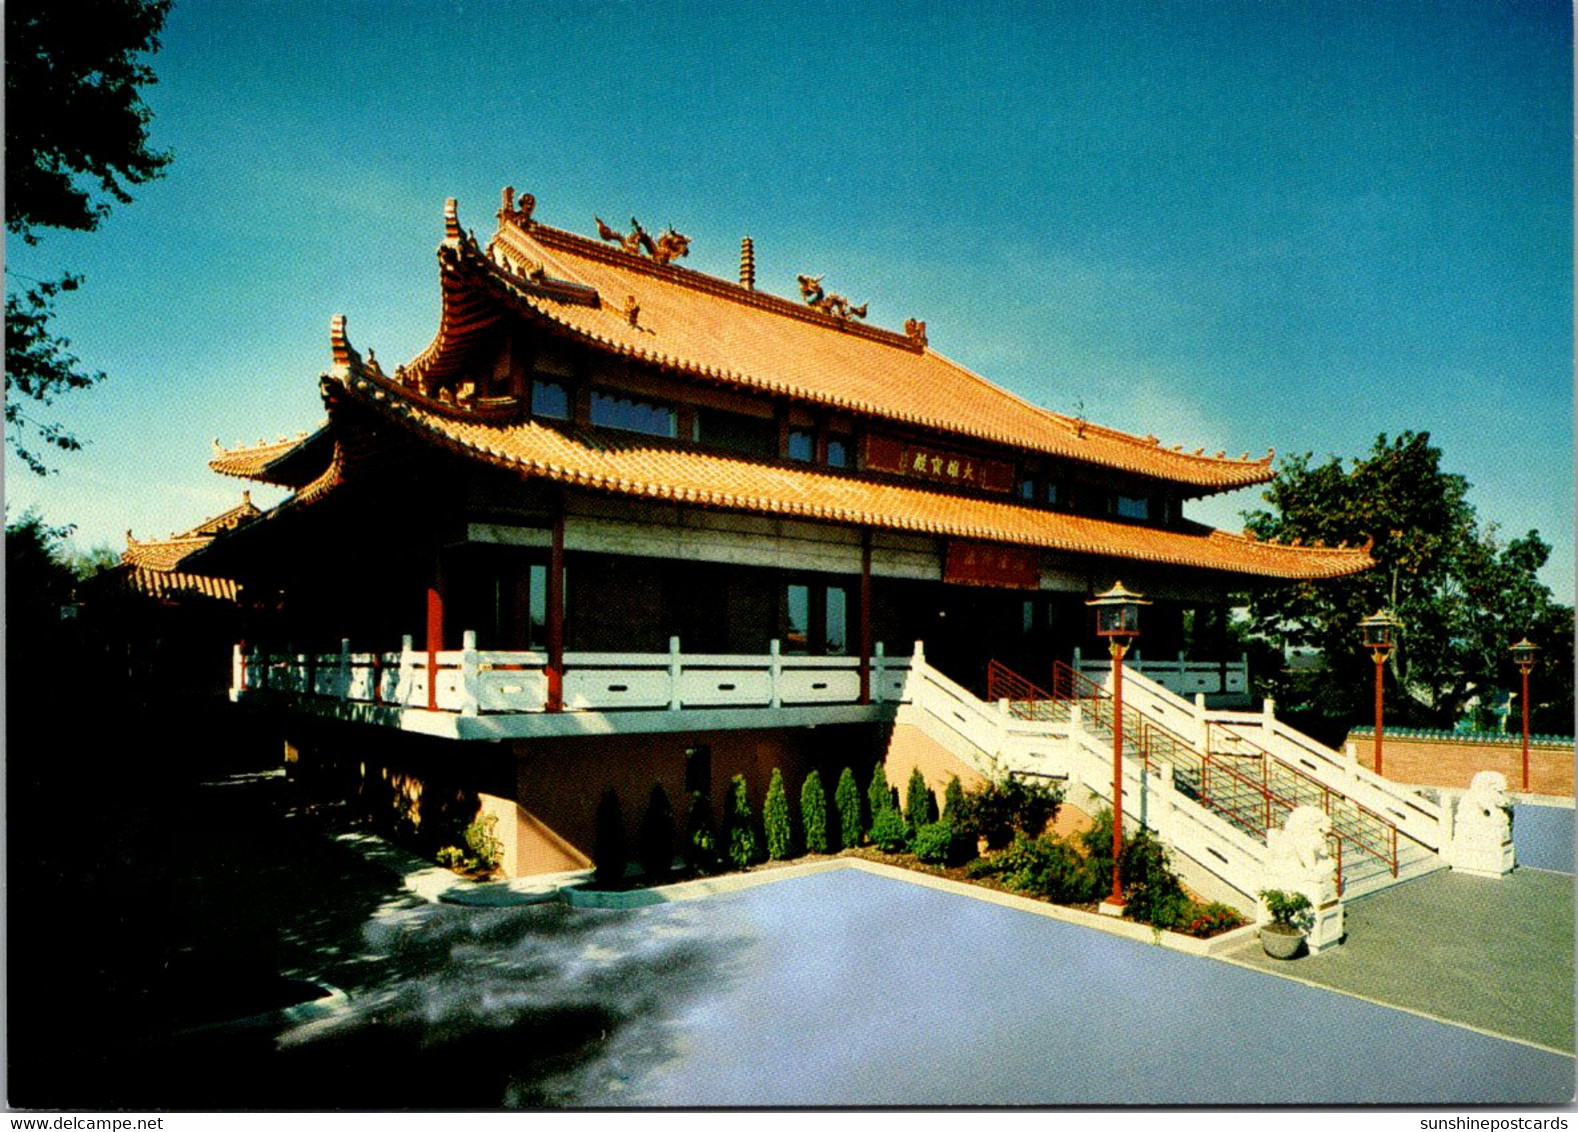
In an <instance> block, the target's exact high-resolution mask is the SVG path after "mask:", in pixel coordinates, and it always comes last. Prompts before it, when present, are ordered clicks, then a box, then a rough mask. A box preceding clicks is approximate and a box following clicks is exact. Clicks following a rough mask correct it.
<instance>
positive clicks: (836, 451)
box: [827, 436, 850, 468]
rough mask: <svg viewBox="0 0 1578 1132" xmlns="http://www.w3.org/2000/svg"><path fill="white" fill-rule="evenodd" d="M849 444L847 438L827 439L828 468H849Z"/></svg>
mask: <svg viewBox="0 0 1578 1132" xmlns="http://www.w3.org/2000/svg"><path fill="white" fill-rule="evenodd" d="M849 450H850V443H849V438H848V437H847V436H830V437H828V438H827V464H828V467H830V468H847V467H849Z"/></svg>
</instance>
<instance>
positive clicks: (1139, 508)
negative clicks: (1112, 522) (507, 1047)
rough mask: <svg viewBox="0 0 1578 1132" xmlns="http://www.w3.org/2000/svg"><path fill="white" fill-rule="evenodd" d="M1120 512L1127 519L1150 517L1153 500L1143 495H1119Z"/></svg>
mask: <svg viewBox="0 0 1578 1132" xmlns="http://www.w3.org/2000/svg"><path fill="white" fill-rule="evenodd" d="M1118 514H1119V515H1122V516H1123V517H1124V518H1125V519H1149V518H1150V517H1151V501H1150V500H1149V499H1148V498H1146V497H1145V496H1142V495H1120V496H1118Z"/></svg>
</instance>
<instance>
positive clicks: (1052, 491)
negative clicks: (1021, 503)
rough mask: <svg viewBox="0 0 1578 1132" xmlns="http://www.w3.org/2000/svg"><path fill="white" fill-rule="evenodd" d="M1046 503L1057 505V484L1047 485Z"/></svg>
mask: <svg viewBox="0 0 1578 1132" xmlns="http://www.w3.org/2000/svg"><path fill="white" fill-rule="evenodd" d="M1047 502H1048V503H1051V504H1053V505H1056V504H1057V484H1056V483H1055V482H1052V483H1048V484H1047Z"/></svg>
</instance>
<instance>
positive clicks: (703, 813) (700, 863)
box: [684, 792, 722, 874]
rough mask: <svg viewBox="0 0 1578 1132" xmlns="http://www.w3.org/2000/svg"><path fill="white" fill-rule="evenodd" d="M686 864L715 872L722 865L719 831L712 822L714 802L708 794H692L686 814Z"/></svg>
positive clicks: (700, 869)
mask: <svg viewBox="0 0 1578 1132" xmlns="http://www.w3.org/2000/svg"><path fill="white" fill-rule="evenodd" d="M684 852H685V865H686V867H687V868H689V869H690V870H691V871H693V872H698V873H702V874H706V873H715V872H717V871H718V869H719V868H720V867H721V865H722V859H721V857H720V856H719V854H718V833H717V830H716V829H715V828H714V826H713V822H712V803H711V802H709V801H708V800H707V795H705V794H702V793H699V792H698V793H695V794H692V795H691V796H690V808H689V811H688V812H687V813H686V815H685V845H684Z"/></svg>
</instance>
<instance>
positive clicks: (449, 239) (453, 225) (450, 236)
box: [444, 197, 461, 244]
mask: <svg viewBox="0 0 1578 1132" xmlns="http://www.w3.org/2000/svg"><path fill="white" fill-rule="evenodd" d="M460 239H461V231H460V203H459V202H458V201H457V200H456V199H455V198H454V197H449V198H447V199H446V200H445V201H444V242H445V243H456V244H458V243H460Z"/></svg>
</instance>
